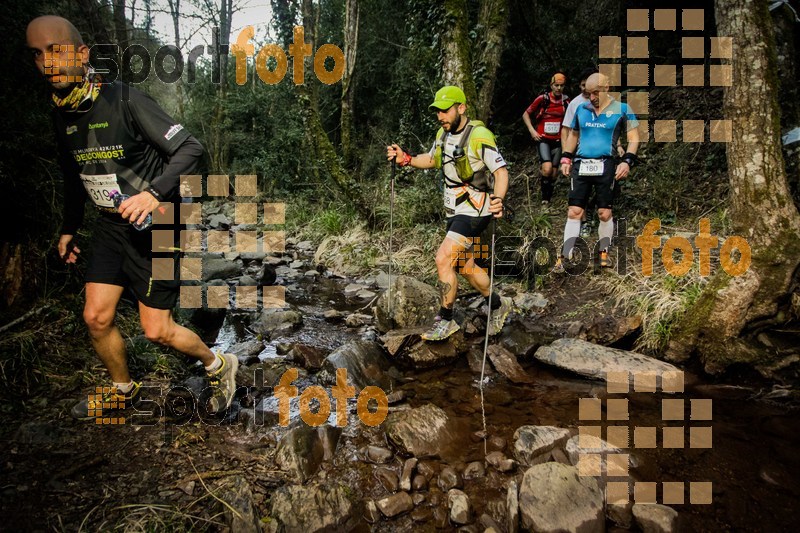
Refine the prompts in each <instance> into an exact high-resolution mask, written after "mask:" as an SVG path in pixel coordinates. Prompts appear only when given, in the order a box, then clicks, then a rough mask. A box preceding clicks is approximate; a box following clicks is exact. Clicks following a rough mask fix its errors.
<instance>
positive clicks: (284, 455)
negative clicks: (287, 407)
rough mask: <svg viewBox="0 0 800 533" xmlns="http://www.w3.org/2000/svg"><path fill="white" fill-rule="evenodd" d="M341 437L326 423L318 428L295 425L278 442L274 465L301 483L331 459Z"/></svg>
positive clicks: (335, 428)
mask: <svg viewBox="0 0 800 533" xmlns="http://www.w3.org/2000/svg"><path fill="white" fill-rule="evenodd" d="M341 434H342V429H341V428H337V427H332V426H330V425H328V424H325V425H322V426H320V427H311V426H308V425H306V424H304V423H303V424H298V425H297V426H296V427H294V428H293V429H290V430H289V431H288V432H287V433H286V434H285V435H284V436H283V437H281V440H280V441H279V442H278V447H277V450H276V451H275V463H276V464H277V465H278V466H279V467H280V468H281V469H283V470H286V471H289V472H293V473H294V474H295V475H296V476H297V477H298V478H299V480H300V481H301V482H304V481H306V480H307V479H308V478H309V477H311V476H313V475H314V474H315V473H316V471H317V470H318V469H319V467H320V465H322V463H323V461H329V460H331V459H332V458H333V454H334V453H336V445H337V444H338V442H339V437H340V436H341Z"/></svg>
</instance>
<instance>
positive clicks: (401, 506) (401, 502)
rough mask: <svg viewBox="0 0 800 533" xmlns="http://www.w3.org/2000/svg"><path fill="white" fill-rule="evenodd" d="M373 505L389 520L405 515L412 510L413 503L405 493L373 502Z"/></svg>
mask: <svg viewBox="0 0 800 533" xmlns="http://www.w3.org/2000/svg"><path fill="white" fill-rule="evenodd" d="M375 505H377V506H378V509H380V511H381V512H382V513H383V514H384V515H385V516H387V517H389V518H394V517H395V516H398V515H401V514H403V513H407V512H408V511H410V510H412V509H413V508H414V502H413V500H412V499H411V496H410V495H409V494H408V493H407V492H398V493H397V494H392V495H391V496H387V497H386V498H381V499H380V500H377V501H376V502H375Z"/></svg>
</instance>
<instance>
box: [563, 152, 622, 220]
mask: <svg viewBox="0 0 800 533" xmlns="http://www.w3.org/2000/svg"><path fill="white" fill-rule="evenodd" d="M603 164H604V167H603V173H602V174H601V175H598V176H581V175H580V165H581V160H580V159H576V160H575V163H574V164H573V165H572V171H571V172H570V173H569V183H570V185H569V205H574V206H576V207H580V208H582V209H586V205H587V204H588V203H589V197H590V196H591V195H592V188H594V191H595V203H596V204H597V208H598V209H611V206H612V205H613V204H614V189H615V188H616V186H617V180H615V179H614V174H615V173H616V168H617V166H616V165H615V164H614V160H613V159H611V158H608V159H604V160H603Z"/></svg>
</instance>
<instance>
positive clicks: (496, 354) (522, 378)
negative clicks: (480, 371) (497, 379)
mask: <svg viewBox="0 0 800 533" xmlns="http://www.w3.org/2000/svg"><path fill="white" fill-rule="evenodd" d="M486 352H487V355H488V356H489V359H490V360H491V361H492V364H493V365H494V367H495V368H496V369H497V371H498V372H500V373H501V374H503V375H504V376H505V377H507V378H508V379H509V380H511V381H512V382H513V383H533V376H531V375H529V374H528V373H527V372H525V370H523V368H522V367H521V366H520V365H519V363H518V362H517V358H516V356H515V355H514V354H513V353H511V352H510V351H508V350H506V349H505V348H503V347H502V346H498V345H497V344H492V345H491V346H489V347H488V348H487V350H486Z"/></svg>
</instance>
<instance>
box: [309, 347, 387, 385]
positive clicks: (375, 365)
mask: <svg viewBox="0 0 800 533" xmlns="http://www.w3.org/2000/svg"><path fill="white" fill-rule="evenodd" d="M390 366H391V364H390V362H389V360H388V359H387V358H386V356H385V355H384V352H383V350H382V349H381V347H380V345H379V344H378V343H376V342H370V341H352V342H348V343H347V344H344V345H342V346H340V347H339V348H338V349H336V350H334V351H333V352H332V353H331V354H329V355H328V357H326V358H325V361H324V362H323V363H322V370H321V371H320V373H319V375H318V378H319V381H320V383H322V384H324V385H329V386H333V385H335V384H336V370H337V369H339V368H343V369H345V370H347V384H348V385H352V386H353V387H355V389H356V393H358V392H359V391H360V390H361V389H363V388H364V387H368V386H374V387H380V388H381V389H383V390H384V391H387V390H392V389H393V388H394V387H393V385H394V381H393V380H392V378H391V377H390V375H389V374H388V373H387V372H388V370H389V367H390Z"/></svg>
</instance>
